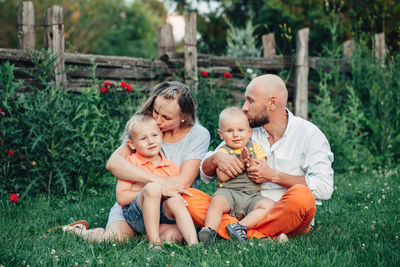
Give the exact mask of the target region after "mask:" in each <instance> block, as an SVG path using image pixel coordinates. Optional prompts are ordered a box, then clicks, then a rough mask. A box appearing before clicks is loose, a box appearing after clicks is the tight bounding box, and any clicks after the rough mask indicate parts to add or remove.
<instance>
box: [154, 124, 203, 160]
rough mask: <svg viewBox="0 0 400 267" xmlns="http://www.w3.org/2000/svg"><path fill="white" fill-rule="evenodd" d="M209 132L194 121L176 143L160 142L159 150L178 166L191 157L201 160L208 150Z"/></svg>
mask: <svg viewBox="0 0 400 267" xmlns="http://www.w3.org/2000/svg"><path fill="white" fill-rule="evenodd" d="M209 144H210V133H209V132H208V130H207V129H206V128H204V127H203V126H201V125H200V124H198V123H196V124H195V125H193V127H192V128H191V129H190V130H189V132H188V133H187V134H186V135H185V137H184V138H183V139H182V140H181V141H179V142H177V143H167V142H164V141H163V142H162V146H161V152H162V153H163V154H164V156H165V157H166V158H167V159H169V160H171V161H173V162H174V163H176V164H177V165H178V166H179V167H180V166H181V165H182V163H183V162H184V161H187V160H191V159H200V160H202V159H203V158H204V156H205V155H206V153H207V151H208V145H209Z"/></svg>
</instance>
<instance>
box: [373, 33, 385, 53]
mask: <svg viewBox="0 0 400 267" xmlns="http://www.w3.org/2000/svg"><path fill="white" fill-rule="evenodd" d="M385 54H386V44H385V33H383V32H382V33H376V34H375V57H376V58H380V59H382V60H383V59H385Z"/></svg>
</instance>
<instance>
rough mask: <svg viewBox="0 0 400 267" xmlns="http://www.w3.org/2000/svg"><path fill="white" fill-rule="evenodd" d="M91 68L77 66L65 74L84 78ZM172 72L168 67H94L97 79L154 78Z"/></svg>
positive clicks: (87, 75)
mask: <svg viewBox="0 0 400 267" xmlns="http://www.w3.org/2000/svg"><path fill="white" fill-rule="evenodd" d="M91 72H92V71H91V70H90V69H88V68H77V69H74V70H71V71H68V73H67V75H68V76H70V77H72V78H84V77H89V76H90V74H91ZM171 75H172V72H171V71H169V70H168V69H161V70H160V69H158V70H151V69H149V68H132V69H123V68H106V67H98V68H96V77H97V78H98V79H122V78H126V79H156V78H161V77H164V76H171Z"/></svg>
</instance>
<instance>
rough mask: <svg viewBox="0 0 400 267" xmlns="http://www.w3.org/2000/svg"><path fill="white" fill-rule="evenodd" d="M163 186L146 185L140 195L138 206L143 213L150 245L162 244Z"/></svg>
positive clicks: (155, 184)
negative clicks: (161, 210)
mask: <svg viewBox="0 0 400 267" xmlns="http://www.w3.org/2000/svg"><path fill="white" fill-rule="evenodd" d="M161 196H162V194H161V185H160V184H157V183H148V184H146V185H145V186H144V187H143V189H142V191H140V193H139V194H138V204H139V207H140V209H141V210H142V212H143V220H144V225H145V227H146V233H147V237H148V239H149V242H150V243H161V239H160V232H159V230H160V200H161Z"/></svg>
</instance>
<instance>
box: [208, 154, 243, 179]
mask: <svg viewBox="0 0 400 267" xmlns="http://www.w3.org/2000/svg"><path fill="white" fill-rule="evenodd" d="M214 162H215V164H216V165H217V168H218V169H219V170H220V171H222V172H224V173H226V175H228V176H229V177H230V178H233V177H235V176H238V175H239V174H241V173H242V172H243V171H244V169H245V166H244V164H243V163H242V162H241V161H240V159H238V158H236V157H234V156H232V155H229V154H227V153H223V152H218V153H216V154H215V155H214Z"/></svg>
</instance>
